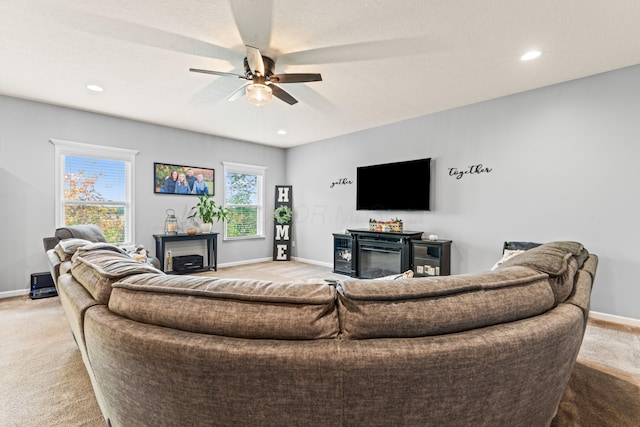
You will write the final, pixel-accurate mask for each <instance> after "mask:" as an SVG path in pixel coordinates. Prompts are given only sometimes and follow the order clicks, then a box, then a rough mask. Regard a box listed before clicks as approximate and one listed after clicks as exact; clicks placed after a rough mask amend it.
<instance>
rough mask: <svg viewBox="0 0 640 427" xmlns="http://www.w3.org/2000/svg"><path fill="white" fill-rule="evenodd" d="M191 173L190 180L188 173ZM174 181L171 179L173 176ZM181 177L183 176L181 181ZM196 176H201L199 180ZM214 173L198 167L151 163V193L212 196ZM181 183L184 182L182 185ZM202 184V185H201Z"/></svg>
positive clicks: (211, 170)
mask: <svg viewBox="0 0 640 427" xmlns="http://www.w3.org/2000/svg"><path fill="white" fill-rule="evenodd" d="M190 171H191V172H193V174H192V175H191V177H193V179H191V178H190V175H189V172H190ZM174 174H175V177H176V179H175V180H174V179H172V178H171V177H172V176H174ZM181 175H184V180H182V178H181ZM198 175H202V179H201V180H200V179H199V177H198ZM215 177H216V171H215V169H211V168H203V167H199V166H185V165H175V164H172V163H159V162H154V163H153V192H154V193H155V194H173V195H179V196H194V195H196V196H197V195H201V194H208V195H210V196H214V195H215V192H216V185H215ZM182 182H186V183H187V184H186V187H188V188H185V185H182V184H181V183H182ZM201 183H202V184H201Z"/></svg>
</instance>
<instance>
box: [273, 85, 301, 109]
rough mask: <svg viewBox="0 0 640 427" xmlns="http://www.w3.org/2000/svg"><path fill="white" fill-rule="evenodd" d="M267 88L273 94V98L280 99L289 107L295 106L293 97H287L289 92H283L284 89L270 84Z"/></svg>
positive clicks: (295, 100)
mask: <svg viewBox="0 0 640 427" xmlns="http://www.w3.org/2000/svg"><path fill="white" fill-rule="evenodd" d="M269 87H270V88H271V91H272V93H273V96H275V97H277V98H280V99H282V100H283V101H284V102H286V103H287V104H289V105H293V104H296V103H297V102H298V100H297V99H295V98H294V97H293V96H291V95H289V92H287V91H285V90H284V89H282V88H280V87H278V86H276V85H274V84H271V85H269Z"/></svg>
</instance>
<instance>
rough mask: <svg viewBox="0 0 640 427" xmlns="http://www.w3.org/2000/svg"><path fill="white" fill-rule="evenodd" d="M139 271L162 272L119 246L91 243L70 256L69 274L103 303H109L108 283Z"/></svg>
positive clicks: (109, 288) (160, 273)
mask: <svg viewBox="0 0 640 427" xmlns="http://www.w3.org/2000/svg"><path fill="white" fill-rule="evenodd" d="M141 273H154V274H158V275H164V273H163V272H161V271H160V270H157V269H156V268H154V267H153V266H151V265H150V264H146V263H140V262H137V261H135V260H134V259H132V258H131V257H130V256H129V255H127V254H126V253H125V252H124V251H122V250H121V249H120V248H118V247H116V246H113V245H109V244H107V243H91V244H89V245H85V246H83V247H81V248H79V249H78V250H77V252H76V254H75V255H74V256H73V258H72V263H71V274H72V275H73V277H74V278H75V279H76V280H77V281H78V282H79V283H80V284H81V285H82V286H84V287H85V289H87V291H89V293H90V294H91V296H92V297H93V298H95V299H96V300H97V301H98V302H100V303H102V304H107V303H108V302H109V297H110V295H111V290H112V288H111V285H113V284H114V283H115V282H117V281H118V280H120V279H122V278H123V277H127V276H130V275H135V274H141Z"/></svg>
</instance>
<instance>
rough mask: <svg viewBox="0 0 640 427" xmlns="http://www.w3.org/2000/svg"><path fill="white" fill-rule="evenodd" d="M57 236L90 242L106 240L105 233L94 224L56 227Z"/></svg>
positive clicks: (61, 238)
mask: <svg viewBox="0 0 640 427" xmlns="http://www.w3.org/2000/svg"><path fill="white" fill-rule="evenodd" d="M55 236H56V237H57V238H58V239H60V240H64V239H74V238H75V239H84V240H88V241H90V242H103V243H104V242H106V241H107V239H106V238H105V237H104V233H103V232H102V230H101V229H100V227H98V226H97V225H94V224H79V225H68V226H66V227H60V228H57V229H56V232H55Z"/></svg>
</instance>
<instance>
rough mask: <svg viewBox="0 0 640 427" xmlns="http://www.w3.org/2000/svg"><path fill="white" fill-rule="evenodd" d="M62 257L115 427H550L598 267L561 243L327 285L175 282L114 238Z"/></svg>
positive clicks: (66, 288) (70, 302) (71, 307)
mask: <svg viewBox="0 0 640 427" xmlns="http://www.w3.org/2000/svg"><path fill="white" fill-rule="evenodd" d="M67 247H69V245H67ZM67 252H71V250H67ZM58 253H59V254H61V256H62V257H63V258H65V257H67V258H68V259H66V262H68V263H69V265H68V268H64V269H62V271H63V273H62V274H61V275H60V277H58V279H57V284H58V292H59V295H60V300H61V303H62V305H63V307H64V310H65V312H66V314H67V316H68V319H69V323H70V326H71V331H72V333H73V336H74V337H75V339H76V342H77V344H78V347H79V348H80V352H81V353H82V358H83V360H84V362H85V364H86V367H87V370H88V372H89V376H90V377H91V381H92V383H93V387H94V390H95V393H96V397H97V399H98V402H99V405H100V408H101V410H102V412H103V414H104V417H105V419H106V421H107V423H108V424H110V425H112V426H164V425H166V426H178V425H192V426H195V425H225V426H226V425H234V426H245V425H246V426H249V425H251V426H261V425H265V426H266V425H269V426H376V425H379V426H512V427H513V426H527V427H530V426H548V425H549V424H550V423H551V421H552V419H553V417H554V415H555V413H556V410H557V407H558V404H559V402H560V399H561V397H562V394H563V391H564V390H565V388H566V386H567V383H568V381H569V377H570V374H571V371H572V368H573V365H574V363H575V360H576V357H577V354H578V350H579V348H580V345H581V342H582V338H583V334H584V330H585V327H586V321H587V316H588V311H589V299H590V294H591V286H592V283H593V278H594V275H595V271H596V267H597V257H596V256H595V255H592V254H589V253H588V252H587V250H585V249H584V248H583V246H582V245H581V244H579V243H576V242H553V243H548V244H544V245H541V246H539V247H537V248H533V249H530V250H527V251H525V252H523V253H521V254H520V255H517V256H515V257H513V258H510V259H509V260H507V261H505V262H504V263H503V264H502V265H501V266H500V267H499V268H497V269H496V270H494V271H487V272H483V273H479V274H472V275H457V276H447V277H430V278H410V279H399V280H391V279H389V280H344V281H342V282H340V283H338V284H337V285H329V284H327V283H326V282H324V281H321V280H318V281H303V282H268V281H257V280H246V279H216V278H211V277H205V276H177V275H165V274H164V273H162V272H161V271H159V270H156V269H155V268H153V267H152V266H151V265H149V264H146V263H139V262H135V261H133V260H132V259H131V258H129V257H128V256H127V254H125V253H122V251H120V250H119V249H118V248H116V247H112V246H110V245H108V244H105V243H92V244H87V245H85V246H80V247H78V248H76V251H75V252H74V253H73V255H72V254H71V253H66V252H65V251H60V250H59V251H58ZM61 261H62V262H65V260H61Z"/></svg>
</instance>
